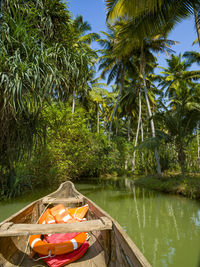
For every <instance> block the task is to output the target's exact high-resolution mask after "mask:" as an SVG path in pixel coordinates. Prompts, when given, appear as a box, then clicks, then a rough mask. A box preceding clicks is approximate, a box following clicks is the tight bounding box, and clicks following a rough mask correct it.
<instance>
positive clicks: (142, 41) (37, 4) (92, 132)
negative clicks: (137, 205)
mask: <svg viewBox="0 0 200 267" xmlns="http://www.w3.org/2000/svg"><path fill="white" fill-rule="evenodd" d="M107 2H108V6H109V8H110V12H111V11H112V9H113V12H114V13H112V12H111V13H110V14H115V12H118V11H119V10H118V11H114V7H113V6H112V4H113V3H114V2H115V3H116V7H117V8H119V7H120V5H121V3H122V2H121V1H107ZM117 2H119V4H117ZM171 2H173V1H170V3H171ZM183 2H184V1H183ZM127 3H128V1H127ZM160 3H161V6H160V8H161V9H162V8H163V6H162V5H164V4H166V3H165V1H161V2H160ZM193 4H195V6H193V10H194V11H195V12H197V13H198V12H199V6H198V5H197V4H196V1H189V2H188V8H189V9H187V7H184V8H185V9H182V12H183V13H182V14H179V15H180V16H181V18H184V17H187V16H188V15H189V14H190V11H191V10H192V9H191V10H190V7H191V5H193ZM170 5H171V4H170ZM170 5H169V6H168V7H167V10H168V8H171V6H170ZM120 8H121V7H120ZM158 10H159V9H158ZM158 10H157V9H156V12H155V14H154V17H156V16H158V17H156V21H155V22H157V21H158V20H159V15H158V13H157V11H158ZM167 10H166V14H168V15H169V13H168V11H167ZM179 11H180V10H179ZM179 11H178V9H177V14H176V15H177V16H176V18H170V21H169V23H165V20H164V21H162V23H161V25H160V27H157V26H158V25H156V23H153V24H152V21H151V20H150V17H149V13H148V12H146V13H143V11H142V9H141V10H140V12H139V11H138V12H139V13H138V14H136V15H137V16H136V15H135V14H134V16H135V17H133V14H132V13H130V14H128V15H129V16H128V17H127V18H126V19H124V17H123V16H121V17H120V18H119V19H118V20H117V21H115V23H114V24H113V25H108V32H102V36H100V35H99V34H97V33H92V32H91V27H90V25H89V24H88V23H87V22H85V21H84V20H83V18H82V16H78V17H77V18H72V15H71V14H70V12H69V11H68V9H67V6H66V5H65V4H63V3H62V2H61V1H60V0H53V1H50V0H28V1H25V2H24V1H21V0H12V1H7V0H4V1H2V6H1V19H0V26H1V27H0V32H1V35H0V63H1V64H0V88H1V98H0V126H1V127H0V185H1V197H12V196H16V195H19V194H21V193H22V192H24V191H25V190H26V189H28V190H29V189H31V188H33V187H38V186H46V185H49V184H57V183H60V182H61V181H64V180H66V179H81V178H83V177H102V176H106V175H118V176H121V175H124V174H125V175H132V174H133V173H134V174H155V173H156V172H157V173H158V174H161V172H169V171H174V172H180V171H181V172H197V171H199V168H200V162H199V161H200V149H199V133H198V131H199V121H200V105H199V103H200V99H199V96H200V86H199V83H198V81H199V79H200V71H199V70H191V66H192V64H193V63H197V64H199V53H198V52H195V51H187V52H186V53H185V54H184V59H183V58H182V56H181V55H178V56H176V55H173V50H172V48H171V46H172V45H175V43H176V42H174V41H173V40H168V39H167V34H168V32H169V30H170V29H171V28H172V27H173V25H175V23H176V22H177V18H179V15H178V12H179ZM121 12H122V11H120V12H119V13H120V14H122V13H121ZM123 12H124V13H123V14H127V13H126V5H125V6H124V9H123ZM141 12H142V13H141ZM150 13H151V12H150ZM116 14H117V13H116ZM131 14H132V15H131ZM141 14H142V16H141ZM163 14H164V13H163ZM195 14H196V13H195ZM198 14H199V13H198ZM198 14H197V17H198ZM168 15H166V17H165V19H167V18H169V17H168ZM131 16H132V17H131ZM133 18H134V19H133ZM196 23H197V24H198V19H197V21H196ZM147 26H148V27H147ZM161 26H162V27H161ZM197 26H198V25H197ZM149 27H151V30H150V31H148V34H147V33H145V32H146V31H147V29H148V28H149ZM144 28H145V30H144ZM94 41H97V42H98V44H99V45H100V48H101V49H99V50H98V51H95V50H94V49H92V48H91V43H92V42H94ZM158 52H165V53H167V54H172V55H171V57H170V58H168V59H167V63H168V67H167V68H162V72H161V73H160V75H155V68H156V67H157V59H156V56H155V53H158ZM97 67H99V70H101V71H102V72H101V76H100V77H97V74H96V69H97ZM101 79H107V84H110V83H111V82H114V84H113V85H112V92H110V91H109V90H107V87H106V84H104V83H102V82H101V81H100V80H101Z"/></svg>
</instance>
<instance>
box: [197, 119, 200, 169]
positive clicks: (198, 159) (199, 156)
mask: <svg viewBox="0 0 200 267" xmlns="http://www.w3.org/2000/svg"><path fill="white" fill-rule="evenodd" d="M197 164H198V167H199V169H200V148H199V122H198V123H197Z"/></svg>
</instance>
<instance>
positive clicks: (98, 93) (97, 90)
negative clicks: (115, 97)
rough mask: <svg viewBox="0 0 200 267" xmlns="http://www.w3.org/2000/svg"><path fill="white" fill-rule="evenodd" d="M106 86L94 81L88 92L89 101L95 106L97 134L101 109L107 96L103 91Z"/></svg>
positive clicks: (106, 92) (105, 91)
mask: <svg viewBox="0 0 200 267" xmlns="http://www.w3.org/2000/svg"><path fill="white" fill-rule="evenodd" d="M105 87H106V84H104V83H99V82H98V81H94V82H93V83H92V88H91V91H90V92H89V95H90V98H91V100H92V101H93V102H94V103H95V106H96V117H97V133H99V132H100V113H101V110H102V109H103V106H104V102H105V98H106V97H107V95H108V94H109V93H108V91H107V90H106V89H105Z"/></svg>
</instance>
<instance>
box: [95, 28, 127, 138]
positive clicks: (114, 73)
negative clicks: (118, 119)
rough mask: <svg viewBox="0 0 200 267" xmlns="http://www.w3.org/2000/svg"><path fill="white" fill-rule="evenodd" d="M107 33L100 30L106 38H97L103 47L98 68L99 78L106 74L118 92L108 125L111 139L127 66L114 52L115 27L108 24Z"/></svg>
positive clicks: (125, 60) (108, 82)
mask: <svg viewBox="0 0 200 267" xmlns="http://www.w3.org/2000/svg"><path fill="white" fill-rule="evenodd" d="M108 29H109V33H106V32H102V33H103V34H104V35H105V36H106V37H107V38H106V39H101V40H99V43H100V45H101V46H102V47H103V49H102V50H100V52H101V54H102V56H101V57H100V65H99V70H102V73H101V78H103V79H105V77H106V75H107V74H108V78H107V84H110V83H111V82H112V81H113V80H115V83H116V84H117V88H118V89H119V93H118V95H117V99H116V102H115V107H114V110H113V113H112V117H111V121H110V126H109V140H110V139H111V131H112V123H113V119H114V116H115V113H116V111H117V107H118V103H119V99H120V96H121V93H122V89H123V87H124V75H125V71H126V67H127V58H126V57H123V56H122V57H119V56H118V52H117V53H114V45H115V44H114V42H115V28H114V27H112V26H111V25H108Z"/></svg>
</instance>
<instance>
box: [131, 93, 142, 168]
mask: <svg viewBox="0 0 200 267" xmlns="http://www.w3.org/2000/svg"><path fill="white" fill-rule="evenodd" d="M141 113H142V101H141V89H139V115H138V125H137V131H136V136H135V144H134V152H133V158H132V172H134V170H135V154H136V151H135V148H136V146H137V141H138V135H139V130H140V123H141Z"/></svg>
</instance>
